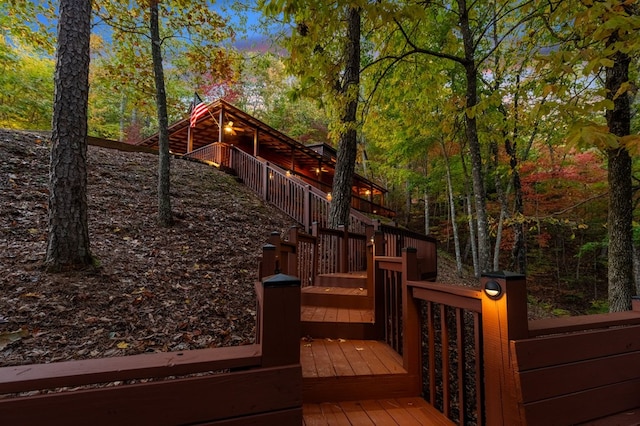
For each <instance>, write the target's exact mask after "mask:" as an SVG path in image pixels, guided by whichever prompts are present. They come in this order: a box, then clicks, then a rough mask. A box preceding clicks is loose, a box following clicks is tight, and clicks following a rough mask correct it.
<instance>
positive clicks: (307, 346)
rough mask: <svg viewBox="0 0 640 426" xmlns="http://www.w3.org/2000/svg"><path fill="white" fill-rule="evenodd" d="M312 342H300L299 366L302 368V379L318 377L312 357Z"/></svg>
mask: <svg viewBox="0 0 640 426" xmlns="http://www.w3.org/2000/svg"><path fill="white" fill-rule="evenodd" d="M312 346H313V342H307V341H305V340H301V341H300V366H301V367H302V377H318V370H317V369H316V361H315V358H314V357H313V348H312Z"/></svg>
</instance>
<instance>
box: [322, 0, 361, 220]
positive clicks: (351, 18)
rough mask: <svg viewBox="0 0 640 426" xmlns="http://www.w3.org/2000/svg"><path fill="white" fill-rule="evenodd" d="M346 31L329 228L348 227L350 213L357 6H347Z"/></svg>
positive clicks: (356, 84)
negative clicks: (338, 132)
mask: <svg viewBox="0 0 640 426" xmlns="http://www.w3.org/2000/svg"><path fill="white" fill-rule="evenodd" d="M347 15H348V16H347V34H346V38H345V42H344V52H345V53H344V58H345V67H344V75H343V77H342V81H341V82H340V83H338V84H339V86H338V88H337V89H338V93H339V95H340V98H341V100H342V102H343V103H344V104H343V108H342V111H341V114H340V130H339V131H340V135H339V142H338V154H337V159H336V168H335V175H334V178H333V188H332V191H333V197H332V200H331V207H330V209H329V221H328V222H329V227H331V228H337V227H338V226H339V225H344V226H345V227H348V226H349V214H350V212H351V183H352V180H353V174H354V171H355V165H356V155H357V151H358V133H357V125H358V122H357V117H356V115H357V112H358V96H359V95H360V8H359V7H349V11H348V14H347Z"/></svg>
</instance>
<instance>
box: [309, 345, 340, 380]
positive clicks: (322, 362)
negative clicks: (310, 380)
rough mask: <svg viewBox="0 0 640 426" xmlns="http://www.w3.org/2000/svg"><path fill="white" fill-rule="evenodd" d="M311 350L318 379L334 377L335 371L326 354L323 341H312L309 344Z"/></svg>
mask: <svg viewBox="0 0 640 426" xmlns="http://www.w3.org/2000/svg"><path fill="white" fill-rule="evenodd" d="M311 350H312V351H313V359H314V362H315V366H316V371H317V372H318V377H335V376H336V370H335V369H334V368H333V363H332V362H331V358H330V357H329V353H328V352H327V348H326V346H325V344H324V340H314V341H313V342H311Z"/></svg>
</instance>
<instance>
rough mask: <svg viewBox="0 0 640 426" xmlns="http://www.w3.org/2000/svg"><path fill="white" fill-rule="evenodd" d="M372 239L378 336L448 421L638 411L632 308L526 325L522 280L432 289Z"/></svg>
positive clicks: (639, 346)
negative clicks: (418, 378)
mask: <svg viewBox="0 0 640 426" xmlns="http://www.w3.org/2000/svg"><path fill="white" fill-rule="evenodd" d="M374 240H375V241H376V242H375V243H374V256H373V257H374V262H373V264H374V265H375V268H374V272H373V277H374V283H373V287H374V294H375V295H374V299H375V309H376V312H375V320H376V326H378V327H379V328H378V333H379V336H380V338H381V339H384V340H385V341H386V342H387V343H388V344H389V345H390V346H391V347H393V348H394V349H395V350H396V351H397V352H398V353H399V354H401V355H402V357H403V363H404V367H405V369H406V370H407V371H408V372H409V373H410V374H414V375H418V376H422V380H421V382H422V384H423V385H422V386H423V387H422V393H423V394H424V395H425V399H427V400H428V401H429V402H430V403H431V404H432V405H433V406H434V407H436V408H438V409H439V410H440V411H441V412H443V413H444V414H445V415H446V416H447V417H449V418H450V419H452V420H453V421H455V422H457V423H458V424H461V425H464V424H473V425H476V424H477V425H484V424H488V425H494V424H500V425H526V424H531V425H538V424H578V423H582V422H586V421H591V420H594V419H597V418H600V417H603V416H610V415H613V414H615V413H619V412H623V411H625V410H631V409H634V408H639V407H640V398H639V397H638V396H637V395H638V394H640V369H639V368H637V365H638V363H637V361H638V360H639V359H640V300H638V301H635V302H634V311H629V312H622V313H613V314H602V315H588V316H579V317H565V318H553V319H545V320H537V321H529V320H528V319H527V291H526V280H525V277H524V276H522V275H519V274H512V273H508V272H496V273H489V274H484V275H483V277H482V278H481V280H480V283H479V284H480V289H477V288H468V287H460V286H454V285H447V284H442V283H436V282H430V281H426V280H424V279H423V278H421V275H422V272H421V267H422V264H421V262H420V261H419V259H418V257H417V254H418V252H417V250H415V249H413V248H407V249H404V250H403V251H402V255H401V257H392V256H385V255H384V254H385V252H384V250H383V249H382V247H375V245H382V242H383V241H384V240H383V237H382V236H380V235H376V236H375V238H374ZM490 285H491V286H493V287H496V286H497V289H498V295H497V296H494V297H492V296H489V295H488V293H487V292H485V291H483V290H482V289H484V288H485V286H490ZM596 371H598V372H601V373H602V374H593V372H596ZM633 419H636V417H633ZM612 424H613V423H612ZM622 424H630V423H622ZM634 424H635V423H634Z"/></svg>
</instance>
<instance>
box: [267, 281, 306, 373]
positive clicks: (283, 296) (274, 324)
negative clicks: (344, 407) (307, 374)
mask: <svg viewBox="0 0 640 426" xmlns="http://www.w3.org/2000/svg"><path fill="white" fill-rule="evenodd" d="M261 306H262V309H261V312H260V325H261V329H260V332H261V336H260V343H261V345H262V366H263V367H273V366H279V365H289V364H299V363H300V280H299V279H298V278H296V277H292V276H290V275H284V274H277V275H273V276H271V277H267V278H264V279H263V280H262V303H261ZM300 380H302V377H300Z"/></svg>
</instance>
